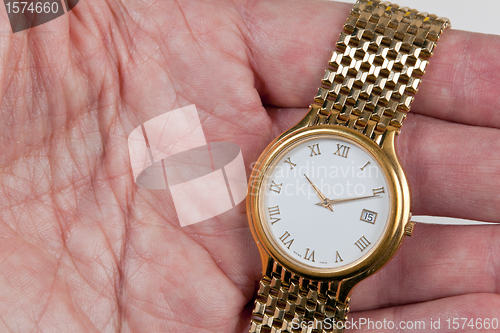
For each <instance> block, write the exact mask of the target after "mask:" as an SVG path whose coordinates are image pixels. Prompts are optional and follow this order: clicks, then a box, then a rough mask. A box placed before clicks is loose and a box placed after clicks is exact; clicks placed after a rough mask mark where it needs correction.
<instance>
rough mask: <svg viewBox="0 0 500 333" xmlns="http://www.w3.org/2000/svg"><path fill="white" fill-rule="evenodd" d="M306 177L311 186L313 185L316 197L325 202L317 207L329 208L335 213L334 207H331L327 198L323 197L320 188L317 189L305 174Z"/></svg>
mask: <svg viewBox="0 0 500 333" xmlns="http://www.w3.org/2000/svg"><path fill="white" fill-rule="evenodd" d="M304 177H306V179H307V181H308V182H309V184H311V186H312V188H313V190H314V192H316V195H317V196H318V197H319V198H320V199H321V200H322V201H323V202H321V203H320V204H316V205H318V206H322V207H325V208H328V209H329V210H330V211H332V212H333V209H332V206H330V204H329V203H328V202H327V201H328V199H327V197H325V196H324V195H323V193H321V191H320V190H319V188H317V187H316V185H314V183H313V182H312V181H311V180H310V179H309V177H307V176H306V174H304Z"/></svg>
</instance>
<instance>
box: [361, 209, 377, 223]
mask: <svg viewBox="0 0 500 333" xmlns="http://www.w3.org/2000/svg"><path fill="white" fill-rule="evenodd" d="M376 219H377V213H375V212H372V211H371V210H368V209H363V211H362V212H361V218H360V220H361V221H365V222H368V223H371V224H375V220H376Z"/></svg>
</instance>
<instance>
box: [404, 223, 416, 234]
mask: <svg viewBox="0 0 500 333" xmlns="http://www.w3.org/2000/svg"><path fill="white" fill-rule="evenodd" d="M414 228H415V222H412V221H408V223H406V226H405V235H406V236H409V237H411V235H412V234H413V229H414Z"/></svg>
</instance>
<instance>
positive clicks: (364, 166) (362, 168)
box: [360, 161, 370, 171]
mask: <svg viewBox="0 0 500 333" xmlns="http://www.w3.org/2000/svg"><path fill="white" fill-rule="evenodd" d="M368 164H370V161H368V162H366V164H365V165H363V166H362V167H361V168H360V169H361V171H363V170H364V169H365V168H366V167H367V166H368Z"/></svg>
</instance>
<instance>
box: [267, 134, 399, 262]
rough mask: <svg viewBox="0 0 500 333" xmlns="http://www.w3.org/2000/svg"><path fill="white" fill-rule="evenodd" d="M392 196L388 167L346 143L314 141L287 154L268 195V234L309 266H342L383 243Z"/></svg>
mask: <svg viewBox="0 0 500 333" xmlns="http://www.w3.org/2000/svg"><path fill="white" fill-rule="evenodd" d="M390 197H391V193H390V188H389V186H388V184H387V179H386V176H385V175H384V173H383V171H382V168H381V166H380V164H379V163H378V162H377V160H376V159H375V158H374V157H373V156H372V155H371V154H370V153H369V152H368V150H366V149H364V148H362V147H361V146H359V145H358V144H356V143H354V142H351V141H348V139H345V138H342V137H336V136H335V137H326V136H323V137H309V138H307V139H303V140H301V141H299V142H298V143H295V144H294V145H293V146H292V147H291V148H290V149H285V150H284V151H283V152H282V153H280V154H279V155H278V156H277V157H276V158H275V160H274V161H273V163H272V164H271V165H270V168H269V169H268V171H267V172H266V175H265V179H264V180H263V182H262V187H261V189H260V198H261V202H260V209H261V216H262V217H263V220H264V221H265V222H264V224H265V226H264V227H265V229H266V230H267V232H268V234H270V235H271V240H272V241H273V242H274V244H275V245H277V246H278V247H279V250H280V252H281V253H282V254H283V255H285V256H286V257H288V258H289V259H291V260H294V261H296V262H299V263H300V264H302V265H309V266H312V267H316V268H328V269H332V268H334V269H335V268H342V267H344V266H347V265H352V264H355V263H356V262H359V261H360V260H362V259H363V258H365V257H366V256H368V255H369V253H370V252H371V251H372V249H374V248H375V247H376V246H377V242H378V241H379V240H380V239H381V238H382V236H383V234H384V232H385V230H386V227H387V224H388V217H389V213H390V208H391V207H390V203H391V200H390Z"/></svg>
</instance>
